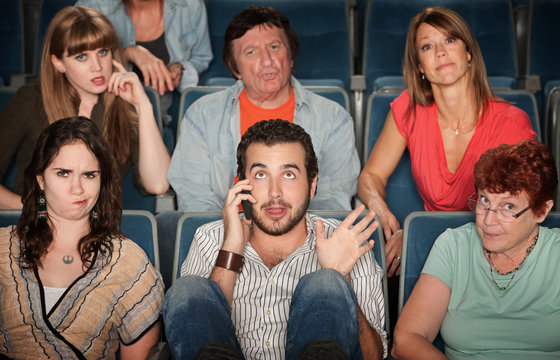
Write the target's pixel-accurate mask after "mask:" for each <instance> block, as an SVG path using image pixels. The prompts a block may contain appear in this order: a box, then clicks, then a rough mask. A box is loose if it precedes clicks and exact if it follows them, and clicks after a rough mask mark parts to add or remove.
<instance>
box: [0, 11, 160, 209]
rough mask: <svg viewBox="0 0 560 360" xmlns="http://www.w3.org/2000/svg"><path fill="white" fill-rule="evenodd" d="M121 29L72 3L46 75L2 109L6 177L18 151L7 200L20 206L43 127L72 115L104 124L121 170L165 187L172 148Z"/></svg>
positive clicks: (58, 20) (2, 204)
mask: <svg viewBox="0 0 560 360" xmlns="http://www.w3.org/2000/svg"><path fill="white" fill-rule="evenodd" d="M123 61H124V59H123V55H122V51H121V49H120V45H119V40H118V37H117V34H116V33H115V30H114V28H113V27H112V25H111V23H110V22H109V20H107V18H106V17H105V16H103V15H102V14H101V13H99V12H98V11H96V10H93V9H90V8H85V7H67V8H64V9H62V10H61V11H60V12H58V13H57V14H56V15H55V17H54V18H53V20H52V21H51V23H50V25H49V27H48V29H47V32H46V34H45V38H44V41H43V50H42V57H41V76H40V80H39V81H36V82H34V83H31V84H29V85H26V86H24V87H22V88H21V89H20V90H18V92H17V93H16V95H15V96H14V97H13V98H12V99H11V100H10V102H9V103H8V104H7V105H6V106H5V108H4V109H3V110H2V111H1V112H0V127H1V128H2V132H1V133H0V177H4V175H5V173H6V170H7V168H8V166H9V164H10V162H11V161H12V158H13V157H14V156H15V159H16V164H17V169H18V172H17V174H16V178H15V184H14V187H13V190H9V189H7V188H6V187H4V186H0V208H21V206H22V204H21V194H22V191H23V169H25V168H26V167H27V165H28V164H29V162H30V160H31V152H32V150H33V147H34V145H35V141H36V140H37V138H38V136H39V134H40V133H41V131H42V130H43V129H45V128H46V127H47V126H48V125H49V124H51V123H53V122H55V121H57V120H59V119H61V118H66V117H71V116H78V115H79V116H84V117H87V118H89V119H91V120H92V121H93V122H94V123H95V124H96V125H97V126H98V127H99V128H100V129H101V130H102V133H103V136H104V137H105V140H106V141H107V143H108V146H109V149H110V151H111V153H112V154H113V156H114V157H115V159H116V160H117V163H118V166H119V171H120V174H121V177H124V175H126V173H127V172H128V171H129V170H130V167H131V166H132V165H133V164H134V165H135V184H136V185H137V187H139V188H140V189H143V190H145V191H146V192H148V193H153V194H160V193H163V192H165V191H166V190H167V189H168V187H169V183H168V182H167V180H166V178H165V176H166V173H167V168H168V167H169V162H170V158H169V154H168V152H167V150H166V148H165V146H164V144H163V141H162V139H161V136H160V134H159V131H158V128H157V125H156V122H155V119H154V115H153V109H152V106H151V104H150V101H149V99H148V97H147V96H146V94H145V92H144V90H143V88H142V85H141V83H140V81H139V80H138V77H137V76H136V75H135V74H134V73H131V72H127V71H126V70H125V68H124V67H123V66H122V62H123Z"/></svg>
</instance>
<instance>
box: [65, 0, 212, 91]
mask: <svg viewBox="0 0 560 360" xmlns="http://www.w3.org/2000/svg"><path fill="white" fill-rule="evenodd" d="M76 6H88V7H91V8H94V9H97V10H99V11H100V12H101V13H103V14H104V15H105V16H107V18H108V19H109V20H110V21H111V23H112V24H113V26H114V27H115V30H116V31H117V34H118V35H119V39H120V41H121V45H122V47H123V48H127V47H131V46H135V45H136V31H135V29H134V25H133V24H132V20H131V19H130V17H129V16H128V13H127V11H126V7H125V6H124V4H123V2H122V1H121V0H78V1H77V2H76ZM163 18H164V22H165V44H166V46H167V51H168V52H169V60H170V63H176V62H178V63H181V65H183V68H184V71H183V76H182V77H181V83H180V84H179V91H183V90H185V89H186V88H187V87H190V86H196V85H197V84H198V74H200V73H201V72H203V71H204V70H206V69H207V68H208V64H210V61H211V60H212V48H211V47H210V36H209V34H208V22H207V18H206V7H205V6H204V2H203V1H202V0H165V2H164V5H163Z"/></svg>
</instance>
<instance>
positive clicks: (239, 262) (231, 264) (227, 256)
mask: <svg viewBox="0 0 560 360" xmlns="http://www.w3.org/2000/svg"><path fill="white" fill-rule="evenodd" d="M243 261H244V258H243V256H241V255H239V254H236V253H232V252H229V251H225V250H220V251H219V252H218V258H217V259H216V266H217V267H221V268H224V269H227V270H232V271H235V272H238V273H239V272H241V269H242V268H243Z"/></svg>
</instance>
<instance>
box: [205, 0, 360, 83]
mask: <svg viewBox="0 0 560 360" xmlns="http://www.w3.org/2000/svg"><path fill="white" fill-rule="evenodd" d="M255 4H259V5H264V6H272V7H274V8H276V9H278V10H280V11H281V12H282V13H283V14H284V15H286V16H287V17H288V19H289V20H290V25H291V26H292V27H293V28H294V30H295V31H296V33H297V34H298V36H299V40H300V48H299V54H298V56H297V59H296V63H295V66H294V75H295V76H296V77H297V78H298V79H323V80H322V81H324V79H329V85H335V86H341V87H344V88H345V89H346V90H347V91H349V90H350V89H349V85H350V77H351V75H352V73H353V65H352V59H351V50H350V39H349V24H348V7H347V4H346V1H345V0H260V1H250V0H208V1H207V3H206V8H207V13H208V29H209V32H210V41H211V44H212V52H213V53H214V60H213V61H212V62H211V63H210V67H209V68H208V70H206V71H205V72H204V73H203V74H202V75H201V84H202V85H210V83H209V81H210V79H212V78H231V77H232V75H231V73H230V71H229V70H228V69H227V68H226V67H225V65H224V63H223V61H222V59H221V56H220V54H221V53H222V47H223V43H224V33H225V30H226V28H227V26H228V24H229V22H230V21H231V20H232V19H233V17H234V16H235V15H236V14H238V13H239V12H241V11H242V10H243V9H245V8H246V7H248V6H249V5H255ZM213 84H214V85H215V84H216V83H213ZM220 84H221V85H223V83H220ZM313 85H315V84H313ZM320 85H324V82H322V83H321V84H320Z"/></svg>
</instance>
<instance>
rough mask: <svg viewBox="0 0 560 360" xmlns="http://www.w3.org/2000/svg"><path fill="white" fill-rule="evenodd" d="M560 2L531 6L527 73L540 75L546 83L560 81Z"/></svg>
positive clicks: (538, 0)
mask: <svg viewBox="0 0 560 360" xmlns="http://www.w3.org/2000/svg"><path fill="white" fill-rule="evenodd" d="M559 14H560V2H559V1H558V0H534V1H531V3H530V5H529V43H528V45H527V49H528V50H527V73H528V74H532V75H538V76H539V77H540V80H541V85H542V87H543V88H544V87H545V86H546V83H547V82H549V81H551V80H555V79H560V66H559V59H560V21H558V15H559Z"/></svg>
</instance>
